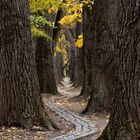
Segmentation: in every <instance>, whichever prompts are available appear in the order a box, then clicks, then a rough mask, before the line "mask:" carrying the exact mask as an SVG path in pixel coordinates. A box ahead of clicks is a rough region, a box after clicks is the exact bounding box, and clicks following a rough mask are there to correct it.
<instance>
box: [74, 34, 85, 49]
mask: <svg viewBox="0 0 140 140" xmlns="http://www.w3.org/2000/svg"><path fill="white" fill-rule="evenodd" d="M75 45H76V46H77V47H78V48H82V47H83V35H82V34H81V35H79V36H78V39H77V41H76V43H75Z"/></svg>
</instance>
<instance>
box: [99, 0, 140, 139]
mask: <svg viewBox="0 0 140 140" xmlns="http://www.w3.org/2000/svg"><path fill="white" fill-rule="evenodd" d="M117 6H118V8H117V9H118V18H117V23H118V26H117V27H118V29H117V46H116V60H117V61H116V66H117V69H116V76H115V79H116V84H115V85H116V88H115V96H114V101H113V107H112V112H111V117H110V120H109V124H108V126H107V127H106V129H105V130H104V132H103V134H102V135H101V137H99V138H98V140H139V139H140V106H139V93H140V84H139V83H140V34H139V31H140V18H139V17H140V1H139V0H129V1H128V0H119V1H118V3H117Z"/></svg>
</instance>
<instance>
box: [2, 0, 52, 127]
mask: <svg viewBox="0 0 140 140" xmlns="http://www.w3.org/2000/svg"><path fill="white" fill-rule="evenodd" d="M0 13H1V15H0V65H1V68H0V125H8V126H11V125H19V126H22V127H30V126H32V125H33V124H34V123H35V122H39V123H40V122H41V123H43V124H45V125H46V126H47V127H49V128H52V127H51V122H50V120H49V118H48V116H46V113H45V110H44V107H43V103H42V100H41V96H40V93H39V84H38V79H37V72H36V64H35V56H34V51H35V48H34V47H33V45H32V38H31V31H30V22H29V4H28V1H26V0H20V2H19V1H15V0H13V1H5V0H1V1H0Z"/></svg>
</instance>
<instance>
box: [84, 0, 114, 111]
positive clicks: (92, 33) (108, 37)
mask: <svg viewBox="0 0 140 140" xmlns="http://www.w3.org/2000/svg"><path fill="white" fill-rule="evenodd" d="M112 9H114V11H112ZM115 9H116V1H113V2H112V0H106V1H102V0H98V1H95V3H94V6H93V7H92V11H91V10H90V9H89V8H88V7H85V11H86V13H87V17H91V21H89V20H88V21H87V22H90V25H88V27H87V28H89V29H88V30H87V29H86V30H87V31H88V33H87V34H89V35H85V36H86V37H87V36H89V39H88V40H87V38H85V39H86V40H85V42H86V43H87V42H89V45H90V46H92V49H91V50H90V52H89V53H91V55H92V56H91V58H90V59H91V60H90V61H91V62H90V67H89V68H90V69H91V77H92V80H90V81H89V83H92V84H90V94H92V95H91V97H90V100H89V103H88V105H87V107H86V109H85V111H84V112H89V113H92V112H96V111H101V110H106V111H108V110H110V109H111V103H112V96H113V92H114V78H113V77H114V74H115V73H114V69H115V63H114V62H115V59H114V47H115V38H114V36H115V34H116V30H115V29H116V26H115V25H116V24H115V15H116V10H115ZM85 24H87V23H85ZM84 26H86V25H84ZM89 45H88V46H89ZM86 65H87V64H86Z"/></svg>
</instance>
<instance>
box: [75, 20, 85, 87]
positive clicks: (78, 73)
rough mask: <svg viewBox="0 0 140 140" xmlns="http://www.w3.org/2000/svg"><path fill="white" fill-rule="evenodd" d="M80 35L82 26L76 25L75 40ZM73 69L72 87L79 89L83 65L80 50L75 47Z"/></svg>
mask: <svg viewBox="0 0 140 140" xmlns="http://www.w3.org/2000/svg"><path fill="white" fill-rule="evenodd" d="M81 34H82V24H81V23H79V22H78V23H77V25H76V39H77V38H78V36H79V35H81ZM74 51H75V65H74V66H75V69H74V85H75V87H80V86H81V85H82V81H83V65H82V63H83V62H82V57H83V54H82V48H78V47H75V49H74Z"/></svg>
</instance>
